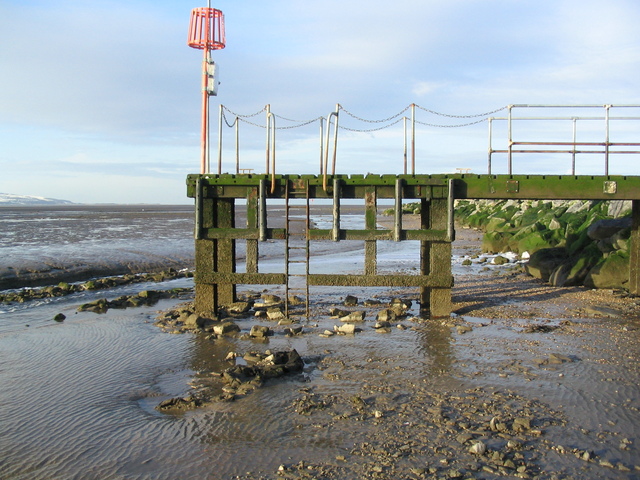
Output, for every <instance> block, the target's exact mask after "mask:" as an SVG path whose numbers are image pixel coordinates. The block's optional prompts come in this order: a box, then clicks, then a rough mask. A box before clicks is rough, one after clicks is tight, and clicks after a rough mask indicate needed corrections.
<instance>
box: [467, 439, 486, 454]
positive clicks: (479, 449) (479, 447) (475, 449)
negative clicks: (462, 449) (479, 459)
mask: <svg viewBox="0 0 640 480" xmlns="http://www.w3.org/2000/svg"><path fill="white" fill-rule="evenodd" d="M486 451H487V446H486V445H485V444H484V442H482V441H478V442H476V443H474V444H473V445H471V447H470V448H469V453H472V454H474V455H484V453H485V452H486Z"/></svg>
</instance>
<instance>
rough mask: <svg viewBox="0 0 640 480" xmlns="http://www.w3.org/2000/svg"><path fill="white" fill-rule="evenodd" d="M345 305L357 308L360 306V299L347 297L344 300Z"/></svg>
mask: <svg viewBox="0 0 640 480" xmlns="http://www.w3.org/2000/svg"><path fill="white" fill-rule="evenodd" d="M344 305H345V306H347V307H355V306H356V305H358V297H354V296H353V295H347V296H346V298H345V299H344Z"/></svg>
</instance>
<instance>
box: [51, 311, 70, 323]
mask: <svg viewBox="0 0 640 480" xmlns="http://www.w3.org/2000/svg"><path fill="white" fill-rule="evenodd" d="M65 318H67V316H66V315H65V314H64V313H58V314H57V315H56V316H55V317H53V319H54V320H55V321H56V322H64V320H65Z"/></svg>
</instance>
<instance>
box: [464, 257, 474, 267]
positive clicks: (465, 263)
mask: <svg viewBox="0 0 640 480" xmlns="http://www.w3.org/2000/svg"><path fill="white" fill-rule="evenodd" d="M472 263H473V262H471V260H470V259H468V258H465V259H464V260H463V261H462V265H463V266H465V267H468V266H469V265H471V264H472Z"/></svg>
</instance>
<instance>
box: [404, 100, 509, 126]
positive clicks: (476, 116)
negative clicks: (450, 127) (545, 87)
mask: <svg viewBox="0 0 640 480" xmlns="http://www.w3.org/2000/svg"><path fill="white" fill-rule="evenodd" d="M416 107H418V108H419V109H420V110H424V111H425V112H427V113H431V114H433V115H438V116H440V117H448V118H478V117H488V116H489V115H493V114H494V113H498V112H501V111H502V110H506V109H507V108H509V107H508V106H505V107H502V108H497V109H496V110H493V111H491V112H485V113H478V114H476V115H449V114H448V113H440V112H436V111H434V110H429V109H428V108H424V107H421V106H420V105H416ZM471 125H473V124H471ZM460 126H461V127H464V126H465V125H460Z"/></svg>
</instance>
